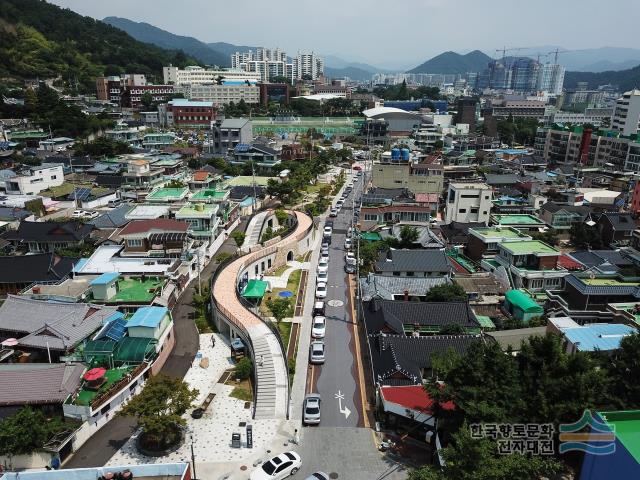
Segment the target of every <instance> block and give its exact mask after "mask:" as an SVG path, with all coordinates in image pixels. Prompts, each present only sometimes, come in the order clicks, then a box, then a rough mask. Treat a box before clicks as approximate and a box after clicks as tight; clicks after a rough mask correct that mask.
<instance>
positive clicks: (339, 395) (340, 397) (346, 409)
mask: <svg viewBox="0 0 640 480" xmlns="http://www.w3.org/2000/svg"><path fill="white" fill-rule="evenodd" d="M335 397H336V398H337V399H338V407H339V409H340V413H342V414H344V419H345V420H346V419H347V418H349V415H351V410H349V407H347V406H346V405H345V406H344V408H342V400H344V394H343V393H342V392H341V391H340V390H338V393H336V394H335Z"/></svg>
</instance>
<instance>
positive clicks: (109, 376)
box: [69, 367, 133, 406]
mask: <svg viewBox="0 0 640 480" xmlns="http://www.w3.org/2000/svg"><path fill="white" fill-rule="evenodd" d="M131 370H133V368H129V367H127V368H116V369H111V370H107V372H106V373H105V374H104V378H105V380H106V381H105V382H104V383H103V384H102V385H101V386H100V387H99V388H98V389H93V388H90V387H89V386H88V384H86V382H85V385H84V386H83V387H82V389H80V391H79V392H78V395H77V396H76V398H75V399H73V400H72V401H71V402H69V403H74V404H76V405H82V406H89V405H91V402H92V401H93V399H94V398H96V397H97V396H98V395H102V394H103V393H105V392H107V391H108V390H109V389H110V388H111V387H112V386H113V385H114V384H116V383H118V382H119V381H120V380H121V379H122V378H124V377H125V376H126V375H127V374H128V373H129V372H130V371H131Z"/></svg>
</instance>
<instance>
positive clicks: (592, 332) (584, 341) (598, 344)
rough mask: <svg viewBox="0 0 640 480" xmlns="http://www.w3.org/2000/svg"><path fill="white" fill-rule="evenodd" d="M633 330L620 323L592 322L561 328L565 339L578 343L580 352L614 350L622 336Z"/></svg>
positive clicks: (631, 332) (629, 333)
mask: <svg viewBox="0 0 640 480" xmlns="http://www.w3.org/2000/svg"><path fill="white" fill-rule="evenodd" d="M635 332H636V329H635V328H633V327H630V326H628V325H623V324H621V323H593V324H591V325H584V326H582V327H574V328H564V329H562V333H563V334H564V335H565V337H566V338H567V340H569V341H570V342H571V343H573V344H574V345H576V344H579V345H576V347H577V349H578V350H580V351H582V352H593V351H595V350H603V351H607V350H616V349H618V348H620V342H621V341H622V339H623V338H624V337H626V336H628V335H631V334H633V333H635Z"/></svg>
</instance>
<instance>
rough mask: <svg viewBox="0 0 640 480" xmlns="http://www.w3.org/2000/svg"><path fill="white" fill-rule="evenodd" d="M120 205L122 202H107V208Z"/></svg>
mask: <svg viewBox="0 0 640 480" xmlns="http://www.w3.org/2000/svg"><path fill="white" fill-rule="evenodd" d="M121 204H122V200H109V202H107V207H110V208H115V207H117V206H118V205H121Z"/></svg>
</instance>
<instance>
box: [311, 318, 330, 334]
mask: <svg viewBox="0 0 640 480" xmlns="http://www.w3.org/2000/svg"><path fill="white" fill-rule="evenodd" d="M326 331H327V319H326V318H325V317H323V316H322V315H318V316H317V317H313V325H312V326H311V336H312V337H313V338H324V335H325V333H326Z"/></svg>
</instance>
